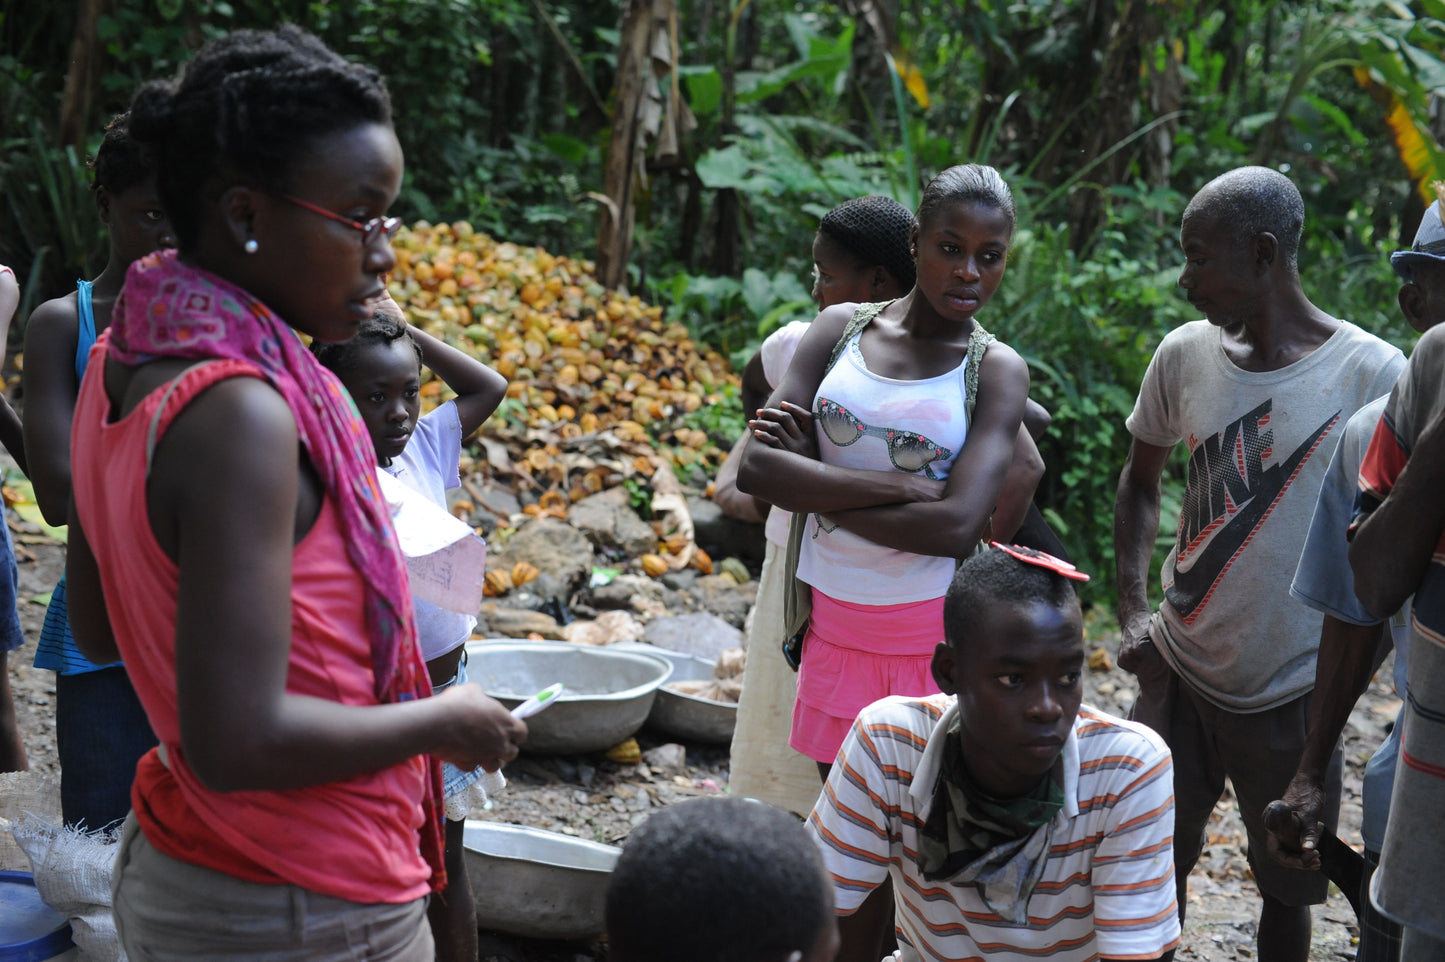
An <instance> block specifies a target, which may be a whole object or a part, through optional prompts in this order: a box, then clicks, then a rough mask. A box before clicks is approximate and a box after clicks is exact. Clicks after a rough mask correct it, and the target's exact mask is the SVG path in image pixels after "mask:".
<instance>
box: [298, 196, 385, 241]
mask: <svg viewBox="0 0 1445 962" xmlns="http://www.w3.org/2000/svg"><path fill="white" fill-rule="evenodd" d="M278 196H279V197H280V198H281V199H282V200H284V201H286V202H287V203H291V204H295V205H296V206H297V207H304V208H305V209H306V210H309V211H311V212H312V213H313V214H320V215H321V216H322V217H325V218H326V219H328V220H334V221H336V222H337V223H338V224H345V225H346V226H347V227H350V228H351V229H352V230H357V231H360V232H361V245H362V246H363V247H366V246H369V245H370V244H371V242H372V241H374V240H376V239H377V238H378V237H381V236H382V235H385V236H386V239H387V240H388V241H389V240H391V239H392V238H393V237H395V236H396V232H397V231H399V230H401V218H400V217H373V218H372V219H371V220H369V221H366V222H364V223H363V222H362V221H359V220H352V219H351V218H350V217H342V216H341V215H340V214H338V213H336V212H335V211H331V210H327V209H326V208H325V207H318V206H316V205H315V204H313V203H311V202H310V201H308V200H302V199H301V198H300V197H293V196H292V195H290V194H280V195H278Z"/></svg>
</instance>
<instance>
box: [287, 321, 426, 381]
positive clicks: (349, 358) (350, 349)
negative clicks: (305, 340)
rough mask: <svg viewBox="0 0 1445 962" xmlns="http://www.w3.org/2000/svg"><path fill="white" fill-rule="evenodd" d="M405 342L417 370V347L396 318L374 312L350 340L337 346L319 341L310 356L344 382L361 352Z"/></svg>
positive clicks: (315, 342)
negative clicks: (378, 345)
mask: <svg viewBox="0 0 1445 962" xmlns="http://www.w3.org/2000/svg"><path fill="white" fill-rule="evenodd" d="M402 338H405V339H406V341H407V343H409V344H410V345H411V348H412V350H413V351H415V352H416V363H417V366H418V367H420V366H421V346H420V345H419V344H417V342H416V339H415V338H413V337H412V336H411V331H409V330H408V329H407V326H406V325H405V324H402V323H401V322H400V321H398V320H397V319H396V318H394V317H392V316H391V315H389V314H386V313H384V312H382V311H376V312H375V313H373V314H372V315H371V316H370V317H369V318H367V319H366V320H364V321H362V322H361V326H360V327H358V328H357V329H356V334H355V335H353V336H352V337H351V339H350V340H347V341H342V342H341V343H340V344H327V343H325V342H323V341H312V342H311V353H312V354H315V355H316V360H318V361H320V362H321V366H322V367H324V368H326V369H327V370H328V371H330V372H331V373H333V374H335V375H336V376H337V377H339V378H341V379H343V380H345V379H346V375H347V374H350V373H351V371H352V370H353V369H354V368H355V367H356V358H357V356H358V355H359V354H360V353H361V352H362V350H363V349H364V348H368V347H371V346H372V345H373V344H391V343H393V342H394V341H399V340H401V339H402Z"/></svg>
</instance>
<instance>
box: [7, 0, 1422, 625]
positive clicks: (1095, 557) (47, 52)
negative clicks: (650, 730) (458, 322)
mask: <svg viewBox="0 0 1445 962" xmlns="http://www.w3.org/2000/svg"><path fill="white" fill-rule="evenodd" d="M283 21H290V22H294V23H297V24H299V25H301V26H303V27H305V28H307V29H309V30H311V31H313V32H315V33H317V34H318V35H320V36H321V37H322V38H323V39H324V40H325V41H326V42H327V43H328V44H330V45H331V46H332V47H333V48H335V49H337V50H339V51H340V52H342V53H343V54H345V55H346V56H349V57H352V58H354V59H358V60H362V61H365V62H367V63H370V64H372V65H374V66H376V67H378V68H379V69H380V70H381V71H382V72H383V73H384V74H385V75H386V77H387V79H388V82H389V85H390V88H391V91H392V96H393V99H394V103H395V113H396V125H397V129H398V134H399V136H400V138H401V141H402V144H403V146H404V148H405V151H406V158H407V172H406V181H405V185H404V188H403V191H402V194H401V196H400V198H399V199H398V201H397V203H396V205H395V207H394V208H393V213H396V214H399V215H401V216H403V217H404V218H405V219H406V220H407V221H408V222H409V223H416V222H418V221H423V220H424V221H428V222H432V223H446V222H460V221H465V222H467V223H469V224H471V225H472V226H473V227H474V228H475V229H476V230H477V231H478V232H486V233H487V234H489V235H491V236H492V237H494V238H496V239H498V240H499V241H503V240H504V241H507V242H511V243H513V244H516V245H521V246H524V247H528V248H530V247H532V246H539V247H542V248H545V249H546V251H549V252H551V253H552V254H556V255H568V256H571V257H576V258H579V259H585V260H586V261H590V262H592V265H593V266H594V268H595V272H596V276H597V278H598V280H599V281H600V282H601V283H603V284H605V285H606V286H607V287H611V288H616V287H625V288H626V289H627V290H628V291H630V292H631V293H632V294H635V295H639V296H640V297H641V298H642V299H643V300H644V301H646V302H648V303H650V304H654V305H658V306H661V307H662V308H663V311H664V312H665V318H666V320H667V321H668V322H670V323H672V324H673V325H677V324H681V325H685V326H686V328H687V330H688V332H689V333H690V336H691V338H693V339H695V340H696V341H697V342H699V343H701V344H706V345H711V346H713V347H715V348H716V349H717V350H718V351H719V352H721V353H722V354H723V355H725V356H728V357H730V358H731V359H732V360H733V363H734V365H735V366H737V367H739V368H740V366H741V363H742V361H743V360H744V359H745V358H746V357H747V356H748V355H749V353H750V352H751V351H752V350H753V349H755V348H756V346H757V344H758V343H759V342H760V341H761V339H762V338H763V337H764V336H765V335H766V334H767V333H768V332H769V331H770V330H772V329H773V328H775V327H777V326H779V325H780V324H782V323H785V322H787V321H789V320H792V319H795V318H799V317H808V316H811V314H812V304H811V300H810V299H809V296H808V289H809V286H810V284H811V277H810V272H811V256H810V244H811V238H812V235H813V232H814V230H815V228H816V225H817V221H818V218H819V217H820V216H821V215H822V214H823V213H824V212H825V211H827V210H828V209H829V208H830V207H831V206H833V205H834V204H836V203H838V202H840V201H842V200H845V199H847V198H850V197H853V196H857V195H860V194H864V193H884V194H889V195H892V196H894V197H896V198H897V199H898V200H900V201H901V202H903V203H904V204H906V205H909V206H914V205H915V204H916V200H917V196H918V192H919V189H920V187H921V185H922V184H923V183H926V181H927V179H928V178H929V177H931V176H932V175H933V174H934V173H936V172H937V171H939V170H941V169H942V168H944V167H946V166H949V165H951V164H955V163H961V162H966V161H978V162H983V163H988V164H992V165H994V166H996V167H998V168H1000V170H1001V171H1003V173H1004V175H1005V176H1006V178H1007V179H1008V180H1009V182H1010V183H1011V185H1012V186H1013V189H1014V192H1015V196H1016V198H1017V200H1018V203H1019V211H1020V229H1019V231H1018V234H1017V235H1016V238H1015V246H1014V249H1013V250H1012V251H1011V253H1010V258H1009V260H1010V263H1009V269H1008V273H1007V275H1006V278H1005V280H1004V283H1003V285H1002V286H1001V288H1000V290H999V293H998V295H997V296H996V297H995V299H994V301H993V302H992V303H991V304H990V305H989V307H988V308H987V310H986V311H985V312H984V314H983V315H981V317H980V319H981V320H982V321H983V322H984V323H985V325H986V326H988V327H989V329H990V330H992V331H994V332H995V333H996V334H998V335H999V336H1000V337H1002V338H1003V339H1004V340H1006V341H1007V342H1008V343H1010V344H1011V345H1013V346H1014V347H1015V348H1017V349H1018V350H1019V351H1020V352H1021V353H1022V354H1023V355H1024V356H1025V358H1026V359H1027V360H1028V362H1029V365H1030V368H1031V373H1032V376H1033V389H1032V394H1033V396H1034V397H1035V398H1037V399H1038V400H1039V401H1041V402H1042V403H1043V404H1044V405H1045V406H1047V407H1048V408H1049V409H1050V410H1051V412H1052V413H1053V417H1054V420H1053V424H1052V426H1051V428H1050V430H1049V434H1048V436H1047V438H1046V440H1045V443H1044V444H1043V445H1042V448H1043V454H1044V457H1045V459H1046V460H1047V462H1048V465H1049V471H1048V474H1047V476H1046V478H1045V480H1044V482H1043V484H1042V486H1041V488H1040V491H1039V502H1040V504H1041V505H1042V506H1043V507H1044V508H1045V509H1046V513H1047V516H1048V517H1049V519H1050V520H1051V521H1052V522H1053V524H1054V525H1055V527H1056V529H1057V530H1058V531H1059V532H1060V534H1061V535H1062V537H1063V539H1064V541H1065V543H1066V545H1067V546H1068V548H1069V549H1070V551H1071V552H1072V554H1073V555H1074V557H1075V560H1076V561H1077V562H1078V563H1079V564H1080V565H1081V566H1084V567H1086V569H1087V570H1091V571H1096V572H1099V573H1101V574H1102V573H1105V572H1107V573H1109V576H1106V577H1102V578H1096V579H1095V581H1094V583H1093V584H1094V587H1093V588H1092V589H1091V590H1092V591H1093V593H1094V597H1095V600H1100V601H1103V600H1106V599H1107V598H1108V596H1109V593H1110V592H1111V591H1112V588H1111V583H1112V580H1113V579H1112V577H1111V575H1112V570H1113V558H1112V546H1111V538H1110V525H1111V516H1112V505H1113V493H1114V484H1115V480H1116V478H1117V474H1118V470H1119V467H1120V465H1121V464H1122V463H1123V458H1124V454H1125V452H1126V451H1127V447H1128V435H1127V432H1126V431H1125V429H1124V426H1123V422H1124V418H1125V416H1126V415H1127V414H1128V412H1129V410H1130V409H1131V406H1132V402H1133V398H1134V395H1135V392H1136V390H1137V387H1138V384H1139V381H1140V379H1141V377H1142V375H1143V372H1144V368H1145V366H1146V364H1147V363H1148V360H1149V357H1150V354H1151V352H1152V350H1153V348H1154V346H1155V345H1156V344H1157V343H1158V341H1159V339H1160V338H1161V337H1162V335H1163V334H1164V333H1165V332H1166V331H1168V330H1169V329H1170V328H1172V327H1174V326H1177V325H1178V324H1180V323H1182V322H1184V321H1187V320H1191V319H1193V315H1192V312H1191V310H1190V308H1189V306H1188V304H1187V302H1185V300H1184V299H1183V297H1182V296H1180V294H1179V293H1178V290H1177V288H1176V285H1175V279H1176V277H1177V272H1178V269H1179V267H1180V264H1181V258H1180V255H1179V253H1178V245H1177V229H1178V219H1179V214H1180V213H1181V212H1182V210H1183V208H1184V205H1185V203H1186V202H1187V200H1188V198H1189V196H1190V195H1191V194H1192V193H1193V192H1194V191H1195V190H1196V189H1197V188H1198V187H1199V186H1201V185H1202V184H1204V183H1205V182H1206V181H1208V180H1209V179H1211V178H1212V177H1214V176H1215V175H1217V174H1219V173H1220V172H1222V171H1224V170H1227V169H1229V168H1232V167H1235V166H1239V165H1242V164H1248V163H1256V164H1266V165H1269V166H1273V167H1276V168H1277V169H1279V170H1281V171H1284V172H1286V173H1287V174H1288V175H1289V176H1290V177H1292V178H1293V179H1294V181H1295V182H1296V183H1297V184H1298V185H1299V187H1300V190H1301V191H1302V193H1303V194H1304V197H1305V202H1306V206H1307V212H1308V216H1307V222H1306V232H1305V233H1306V236H1305V241H1304V244H1303V249H1302V252H1301V271H1302V273H1303V276H1304V279H1305V287H1306V290H1307V291H1308V292H1309V293H1310V295H1311V296H1312V299H1313V300H1314V301H1315V302H1316V303H1317V304H1319V305H1320V306H1322V307H1324V308H1325V309H1327V310H1329V311H1331V312H1333V313H1334V314H1336V315H1337V316H1340V317H1345V318H1348V319H1350V320H1353V321H1355V322H1356V323H1358V324H1360V325H1361V326H1363V327H1365V328H1366V329H1368V330H1372V331H1375V332H1377V333H1379V334H1381V335H1382V336H1385V337H1387V338H1389V339H1391V340H1393V341H1394V342H1396V343H1397V344H1399V345H1400V346H1401V347H1403V348H1405V349H1407V350H1408V348H1409V346H1410V343H1411V335H1410V332H1409V329H1408V328H1407V327H1406V325H1405V324H1404V322H1403V320H1402V319H1401V318H1400V316H1399V312H1398V309H1397V308H1396V305H1395V292H1396V290H1397V288H1398V283H1397V281H1396V280H1395V279H1394V277H1393V275H1392V274H1391V272H1390V269H1389V266H1388V253H1389V252H1390V251H1391V250H1393V249H1396V248H1398V247H1401V246H1408V245H1409V242H1410V239H1411V238H1412V236H1413V234H1414V231H1415V228H1416V226H1417V224H1418V223H1419V219H1420V216H1421V214H1422V212H1423V211H1424V209H1425V206H1426V204H1427V203H1428V199H1429V198H1430V197H1432V196H1433V193H1432V192H1431V191H1430V188H1429V184H1430V182H1431V181H1432V180H1434V179H1435V178H1436V177H1437V176H1445V174H1441V173H1439V172H1441V171H1445V166H1442V153H1441V150H1440V148H1439V146H1438V144H1437V138H1438V137H1439V135H1440V133H1441V132H1442V129H1445V118H1441V116H1440V109H1439V105H1438V102H1437V100H1436V98H1435V95H1434V91H1436V90H1438V89H1440V88H1442V87H1445V62H1442V59H1441V58H1442V51H1445V2H1441V0H1416V2H1411V3H1401V2H1370V0H1310V2H1268V0H1222V2H1217V3H1210V4H1198V3H1192V2H1182V0H982V2H959V0H840V2H836V3H823V2H808V3H799V2H792V3H779V2H775V0H633V2H623V3H621V4H619V3H617V2H604V0H484V2H468V0H348V2H345V3H340V2H334V3H323V2H305V0H144V2H141V0H128V2H119V0H64V2H62V0H51V2H47V3H44V4H41V3H36V2H34V0H3V2H0V263H6V264H10V265H12V266H13V267H14V268H15V270H16V272H17V274H18V276H19V278H20V280H21V284H22V288H23V292H24V301H23V303H22V306H21V310H20V311H19V313H18V314H17V319H16V322H15V324H14V325H13V326H12V331H11V338H12V342H11V345H12V353H13V352H14V350H16V349H17V345H18V344H19V343H20V342H19V340H18V339H19V338H20V336H21V335H22V334H23V324H24V319H25V317H26V316H28V313H29V311H30V309H31V308H32V307H33V306H34V305H35V304H38V303H39V302H40V301H42V300H44V299H46V298H49V297H54V296H57V295H59V294H61V293H63V292H65V291H66V290H67V289H68V288H69V286H70V285H71V284H72V282H73V279H74V278H75V277H77V276H80V277H89V276H94V274H95V273H97V272H98V270H99V268H100V266H101V265H102V264H103V262H104V253H105V248H104V244H103V239H102V234H101V232H100V227H99V224H98V223H97V221H96V218H95V214H94V207H93V204H92V203H91V201H90V198H89V195H88V192H87V182H88V181H87V176H86V171H85V167H84V160H85V157H86V156H87V155H88V153H89V152H90V151H92V150H93V149H94V147H95V146H96V144H97V143H98V142H99V135H100V131H101V129H102V127H103V126H104V123H105V122H106V120H107V119H108V118H109V117H110V116H111V115H112V114H113V113H115V112H117V111H120V110H122V109H124V107H125V106H126V103H127V101H128V99H129V96H130V94H131V92H132V91H133V90H134V88H135V87H136V85H137V84H138V83H140V82H142V81H144V80H147V79H150V78H154V77H160V76H168V75H170V74H172V73H173V72H174V70H175V68H176V67H177V65H178V64H179V63H181V62H182V61H183V60H184V59H185V58H186V56H187V55H188V52H189V51H191V50H193V49H194V48H195V47H196V46H198V45H199V44H200V43H201V42H202V41H204V39H206V38H207V37H209V36H212V35H215V34H217V33H220V32H223V31H226V30H229V29H233V28H237V27H267V26H273V25H275V24H277V23H279V22H283ZM463 320H465V319H463ZM718 396H719V397H720V398H721V400H722V403H711V404H707V405H704V406H702V407H701V408H700V409H698V410H696V411H693V412H690V413H689V417H690V418H691V420H690V422H689V423H690V424H691V426H692V428H693V429H695V430H700V431H705V432H707V433H708V435H709V437H710V438H711V440H712V442H713V444H714V445H715V446H716V447H718V448H720V449H721V450H722V451H725V450H726V448H727V447H728V445H729V444H730V442H731V439H732V438H733V437H735V436H736V434H737V433H738V432H739V431H740V430H741V428H742V417H741V411H740V405H739V403H738V401H737V395H736V392H735V390H733V389H731V388H725V389H724V390H723V391H722V392H721V393H720V394H719V395H718ZM704 463H706V461H704ZM1180 490H1181V484H1180V481H1179V478H1178V476H1177V475H1176V476H1175V477H1173V478H1171V480H1170V483H1169V485H1168V486H1167V489H1166V510H1165V512H1164V517H1165V518H1166V519H1170V517H1171V514H1173V512H1171V511H1170V510H1169V509H1170V507H1171V504H1170V502H1176V503H1177V497H1178V493H1179V491H1180ZM1170 524H1172V520H1166V522H1165V526H1166V528H1167V527H1168V526H1169V525H1170ZM1169 536H1170V535H1169V532H1168V531H1167V530H1166V531H1165V532H1164V533H1163V534H1162V535H1161V537H1162V538H1163V539H1164V540H1165V541H1167V540H1168V539H1169ZM1162 554H1163V552H1162V551H1161V552H1158V553H1157V555H1158V556H1159V557H1162Z"/></svg>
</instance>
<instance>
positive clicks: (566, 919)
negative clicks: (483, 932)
mask: <svg viewBox="0 0 1445 962" xmlns="http://www.w3.org/2000/svg"><path fill="white" fill-rule="evenodd" d="M465 833H466V834H465V841H464V845H465V849H466V850H465V853H464V855H463V858H464V859H465V861H466V866H467V878H468V879H469V880H470V881H471V883H472V899H473V901H475V902H476V906H477V925H478V926H479V927H481V928H483V929H488V930H490V931H493V932H506V933H508V934H510V935H521V936H526V937H528V938H536V939H592V938H597V937H598V936H600V935H601V934H602V932H603V930H604V928H605V925H604V920H603V906H604V902H605V898H606V894H607V881H608V879H609V878H610V877H611V875H612V866H613V865H615V864H616V863H617V856H618V855H619V854H620V853H621V851H622V850H621V849H619V848H616V847H615V846H612V845H602V844H600V843H598V842H589V841H586V840H584V839H580V838H572V837H570V836H567V835H559V834H557V833H555V832H544V831H542V830H541V829H539V828H527V827H526V826H523V825H506V824H503V823H501V822H483V821H477V820H471V819H469V820H468V821H467V825H466V829H465Z"/></svg>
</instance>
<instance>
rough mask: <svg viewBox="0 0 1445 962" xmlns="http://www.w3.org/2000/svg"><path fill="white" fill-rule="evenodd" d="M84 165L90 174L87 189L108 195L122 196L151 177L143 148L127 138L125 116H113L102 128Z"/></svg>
mask: <svg viewBox="0 0 1445 962" xmlns="http://www.w3.org/2000/svg"><path fill="white" fill-rule="evenodd" d="M86 166H88V167H89V168H90V170H91V174H92V179H91V182H90V189H91V190H100V189H101V188H102V187H104V188H105V190H106V193H110V194H123V193H125V192H126V191H128V190H130V189H131V188H132V187H135V186H137V185H138V184H143V183H145V182H146V181H147V180H149V179H150V178H152V177H154V176H155V170H154V169H153V168H152V167H151V165H150V161H149V159H148V158H147V157H146V151H145V148H144V147H143V146H142V145H141V144H140V142H139V141H137V140H136V139H135V138H134V137H132V136H131V133H130V114H128V113H126V114H116V115H115V116H114V117H112V118H111V119H110V123H108V124H106V125H105V134H104V136H102V137H101V138H100V146H99V147H97V148H96V150H95V156H94V157H92V158H90V162H89V163H88V164H87V165H86Z"/></svg>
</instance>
